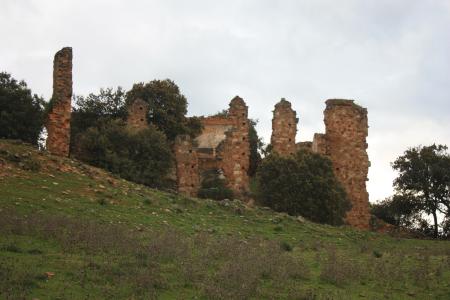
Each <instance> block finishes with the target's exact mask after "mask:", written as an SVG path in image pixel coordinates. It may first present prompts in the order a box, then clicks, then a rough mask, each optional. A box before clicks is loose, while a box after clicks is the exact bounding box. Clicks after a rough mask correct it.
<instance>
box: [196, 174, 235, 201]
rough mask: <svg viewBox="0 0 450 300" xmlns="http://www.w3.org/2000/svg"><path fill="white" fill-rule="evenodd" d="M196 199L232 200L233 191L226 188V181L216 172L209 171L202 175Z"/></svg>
mask: <svg viewBox="0 0 450 300" xmlns="http://www.w3.org/2000/svg"><path fill="white" fill-rule="evenodd" d="M198 197H199V198H204V199H215V200H223V199H232V198H233V191H232V190H231V189H229V188H228V187H227V186H226V181H225V179H223V178H221V176H220V172H219V171H218V170H210V171H207V172H205V174H203V180H202V185H201V187H200V189H199V191H198Z"/></svg>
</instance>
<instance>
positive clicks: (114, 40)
mask: <svg viewBox="0 0 450 300" xmlns="http://www.w3.org/2000/svg"><path fill="white" fill-rule="evenodd" d="M0 37H1V38H0V41H1V46H0V71H7V72H9V73H11V74H12V75H13V77H15V78H17V79H24V80H25V81H26V82H27V83H28V85H29V87H30V88H31V89H32V90H33V92H35V93H37V94H39V95H42V96H44V97H46V98H47V99H48V98H50V96H51V88H52V60H53V55H54V53H55V52H56V51H57V50H59V49H60V48H62V47H64V46H71V47H73V52H74V60H73V63H74V68H73V72H74V74H73V76H74V85H73V88H74V93H75V94H88V93H89V92H96V91H98V90H99V88H100V87H109V86H112V87H115V86H119V85H120V86H122V87H124V88H125V89H129V88H130V87H131V86H132V84H133V83H136V82H141V81H150V80H152V79H165V78H170V79H173V80H174V81H175V82H176V83H177V84H178V86H179V87H180V89H181V91H182V93H183V94H185V95H186V97H187V99H188V101H189V115H205V114H206V115H208V114H213V113H215V112H217V111H219V110H221V109H224V108H227V107H228V102H229V100H231V99H232V97H234V96H235V95H239V96H241V97H243V98H244V100H245V101H246V102H247V105H248V106H249V115H250V117H251V118H255V119H258V120H259V124H258V132H259V134H260V135H262V136H263V138H264V140H265V142H269V140H270V133H271V119H272V110H273V106H274V104H275V103H276V102H278V101H279V100H280V98H281V97H285V98H286V99H287V100H289V101H291V102H292V105H293V108H294V109H295V110H296V111H297V115H298V117H299V119H300V121H299V128H298V129H299V131H298V135H297V140H298V141H307V140H312V137H313V134H314V132H324V125H323V110H324V108H325V104H324V101H325V100H326V99H328V98H345V99H354V100H356V102H357V103H358V104H360V105H362V106H364V107H366V108H367V109H368V112H369V126H370V128H369V138H368V143H369V150H368V151H369V158H370V160H371V162H372V166H371V168H370V171H369V182H368V189H369V194H370V200H371V201H377V200H379V199H382V198H383V197H386V196H389V195H390V194H392V180H393V178H394V177H395V173H394V172H393V171H392V169H391V166H390V163H391V162H392V161H393V160H394V159H395V158H396V157H397V156H399V155H401V154H402V153H403V151H404V150H406V149H407V148H408V147H410V146H415V145H419V144H422V145H427V144H430V143H433V142H436V143H442V144H447V145H450V131H449V127H450V126H449V125H450V119H449V112H450V1H449V0H441V1H440V0H434V1H432V0H354V1H352V0H339V1H336V0H314V1H312V0H309V1H306V0H305V1H301V0H293V1H288V0H286V1H281V0H279V1H276V0H271V1H264V0H248V1H247V0H239V1H232V0H227V1H211V0H209V1H208V0H205V1H196V0H189V1H185V0H180V1H170V0H161V1H148V0H147V1H132V0H128V1H113V0H107V1H106V0H105V1H99V0H97V1H94V0H89V1H64V0H58V1H54V0H40V1H38V0H35V1H32V0H1V1H0Z"/></svg>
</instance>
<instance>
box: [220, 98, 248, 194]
mask: <svg viewBox="0 0 450 300" xmlns="http://www.w3.org/2000/svg"><path fill="white" fill-rule="evenodd" d="M228 118H230V119H231V120H232V121H233V129H231V130H229V131H227V132H226V139H225V143H224V145H223V147H224V148H223V151H222V154H221V159H222V163H221V164H222V169H223V172H224V175H225V177H226V178H227V180H228V184H229V186H230V188H231V189H232V190H233V191H234V192H235V193H236V194H238V195H242V194H243V193H245V192H246V191H248V186H249V178H248V174H247V172H248V168H249V166H250V143H249V140H248V130H249V120H248V107H247V105H246V104H245V102H244V100H243V99H242V98H240V97H238V96H236V97H234V98H233V99H232V100H231V102H230V107H229V109H228Z"/></svg>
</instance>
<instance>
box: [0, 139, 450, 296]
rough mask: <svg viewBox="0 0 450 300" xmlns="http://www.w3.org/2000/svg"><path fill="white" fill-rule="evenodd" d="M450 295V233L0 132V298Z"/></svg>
mask: <svg viewBox="0 0 450 300" xmlns="http://www.w3.org/2000/svg"><path fill="white" fill-rule="evenodd" d="M22 298H23V299H450V242H444V241H425V240H412V239H400V238H394V237H390V236H387V235H383V234H376V233H372V232H364V231H358V230H354V229H351V228H348V227H339V228H336V227H331V226H325V225H318V224H314V223H310V222H308V221H304V220H302V219H297V218H294V217H290V216H287V215H285V214H279V213H275V212H273V211H271V210H269V209H266V208H260V207H246V206H245V205H244V204H242V203H241V202H239V201H236V200H235V201H220V202H217V201H212V200H199V199H192V198H186V197H183V196H179V195H176V194H171V193H164V192H161V191H157V190H152V189H149V188H146V187H144V186H140V185H136V184H133V183H130V182H127V181H124V180H122V179H119V178H117V177H114V176H112V175H110V174H108V173H106V172H104V171H102V170H99V169H96V168H92V167H89V166H86V165H84V164H81V163H79V162H77V161H73V160H70V159H62V158H58V157H54V156H49V155H48V154H45V153H42V152H39V151H36V150H34V149H33V148H31V147H30V146H27V145H25V144H21V143H18V142H13V141H4V140H3V141H0V299H22Z"/></svg>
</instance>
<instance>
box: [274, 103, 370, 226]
mask: <svg viewBox="0 0 450 300" xmlns="http://www.w3.org/2000/svg"><path fill="white" fill-rule="evenodd" d="M295 116H296V112H295V111H293V110H292V108H291V104H290V103H289V102H287V101H286V100H284V99H282V100H281V101H280V102H279V103H278V104H276V105H275V110H274V116H273V121H272V139H271V141H272V151H274V152H276V153H278V154H280V155H290V154H292V153H293V152H295V150H297V149H299V148H302V147H303V148H309V149H311V150H312V151H313V152H316V153H320V154H322V155H324V156H327V157H328V158H330V160H331V162H332V164H333V168H334V172H335V174H336V177H337V179H338V180H339V181H340V182H341V184H342V185H343V187H344V189H345V190H346V192H347V195H348V197H349V199H350V201H351V203H352V208H351V210H350V211H349V212H348V213H347V216H346V220H347V222H348V223H349V224H350V225H352V226H354V227H358V228H368V226H369V219H370V212H369V194H368V193H367V189H366V181H367V173H368V170H369V158H368V156H367V152H366V149H367V143H366V137H367V133H368V124H367V110H366V109H365V108H362V107H360V106H359V105H356V104H355V103H354V101H353V100H342V99H330V100H327V101H326V109H325V111H324V117H325V118H324V122H325V134H319V133H316V134H315V135H314V140H313V141H312V142H301V143H297V144H295V143H294V144H293V143H292V141H295V133H296V128H295V129H294V128H292V127H291V126H290V125H291V124H294V120H297V119H296V117H295ZM296 125H297V122H295V126H296Z"/></svg>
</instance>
